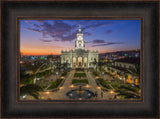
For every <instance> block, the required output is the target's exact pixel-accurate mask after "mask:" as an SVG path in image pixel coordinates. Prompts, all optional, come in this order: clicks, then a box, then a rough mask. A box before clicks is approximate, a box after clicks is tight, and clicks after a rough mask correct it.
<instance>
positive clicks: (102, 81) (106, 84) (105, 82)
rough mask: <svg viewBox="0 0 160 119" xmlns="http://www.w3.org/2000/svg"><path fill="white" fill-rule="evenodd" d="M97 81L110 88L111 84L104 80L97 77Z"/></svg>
mask: <svg viewBox="0 0 160 119" xmlns="http://www.w3.org/2000/svg"><path fill="white" fill-rule="evenodd" d="M97 80H98V81H99V83H100V84H101V85H102V86H103V87H104V88H107V89H112V88H111V86H110V85H109V82H108V81H106V80H104V79H101V78H99V79H97Z"/></svg>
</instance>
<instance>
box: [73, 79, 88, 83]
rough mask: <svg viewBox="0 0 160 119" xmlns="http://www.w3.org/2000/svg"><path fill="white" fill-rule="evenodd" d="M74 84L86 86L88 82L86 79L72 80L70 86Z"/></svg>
mask: <svg viewBox="0 0 160 119" xmlns="http://www.w3.org/2000/svg"><path fill="white" fill-rule="evenodd" d="M75 83H86V84H88V80H87V79H82V80H77V79H73V80H72V84H75Z"/></svg>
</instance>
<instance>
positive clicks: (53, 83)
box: [48, 79, 63, 89]
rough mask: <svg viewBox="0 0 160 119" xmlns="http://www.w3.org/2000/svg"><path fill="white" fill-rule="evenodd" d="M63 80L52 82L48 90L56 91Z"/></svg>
mask: <svg viewBox="0 0 160 119" xmlns="http://www.w3.org/2000/svg"><path fill="white" fill-rule="evenodd" d="M62 80H63V79H57V80H56V81H52V82H51V85H50V86H49V87H48V89H54V88H57V87H58V86H59V84H60V83H61V82H62Z"/></svg>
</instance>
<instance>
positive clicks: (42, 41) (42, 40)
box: [39, 39, 52, 42]
mask: <svg viewBox="0 0 160 119" xmlns="http://www.w3.org/2000/svg"><path fill="white" fill-rule="evenodd" d="M39 40H40V41H42V42H52V40H44V39H39Z"/></svg>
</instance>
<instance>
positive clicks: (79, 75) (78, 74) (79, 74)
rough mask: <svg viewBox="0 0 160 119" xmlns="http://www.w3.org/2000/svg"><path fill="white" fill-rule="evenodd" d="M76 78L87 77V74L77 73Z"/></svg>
mask: <svg viewBox="0 0 160 119" xmlns="http://www.w3.org/2000/svg"><path fill="white" fill-rule="evenodd" d="M74 77H86V74H85V73H75V74H74Z"/></svg>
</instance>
